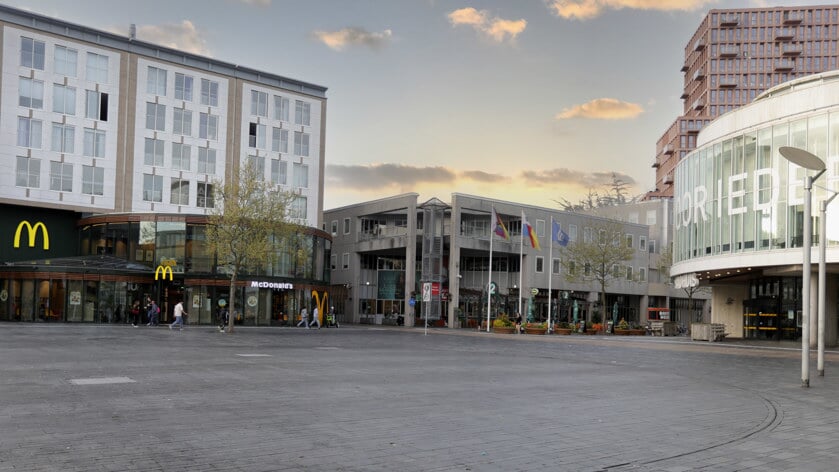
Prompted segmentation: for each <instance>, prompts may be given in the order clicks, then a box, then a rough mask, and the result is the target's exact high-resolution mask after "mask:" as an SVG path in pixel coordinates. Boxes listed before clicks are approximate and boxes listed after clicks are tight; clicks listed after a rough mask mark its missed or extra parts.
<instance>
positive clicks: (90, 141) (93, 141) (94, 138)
mask: <svg viewBox="0 0 839 472" xmlns="http://www.w3.org/2000/svg"><path fill="white" fill-rule="evenodd" d="M84 155H85V156H87V157H99V158H103V157H105V131H103V130H101V129H92V128H85V129H84Z"/></svg>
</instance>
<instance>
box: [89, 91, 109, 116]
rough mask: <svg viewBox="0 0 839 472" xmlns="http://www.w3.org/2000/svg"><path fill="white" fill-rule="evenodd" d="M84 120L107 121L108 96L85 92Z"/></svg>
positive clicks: (100, 93) (101, 93)
mask: <svg viewBox="0 0 839 472" xmlns="http://www.w3.org/2000/svg"><path fill="white" fill-rule="evenodd" d="M84 116H85V118H90V119H93V120H99V121H108V94H107V93H103V92H96V91H93V90H85V112H84Z"/></svg>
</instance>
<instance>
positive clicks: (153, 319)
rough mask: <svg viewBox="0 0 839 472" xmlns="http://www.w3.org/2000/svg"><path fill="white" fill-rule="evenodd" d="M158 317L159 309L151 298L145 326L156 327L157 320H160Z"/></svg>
mask: <svg viewBox="0 0 839 472" xmlns="http://www.w3.org/2000/svg"><path fill="white" fill-rule="evenodd" d="M159 315H160V307H158V306H157V303H155V301H154V300H152V299H151V297H149V311H148V316H149V322H148V324H147V325H146V326H157V325H158V324H159V320H160V317H159Z"/></svg>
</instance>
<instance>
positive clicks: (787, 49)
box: [781, 43, 804, 56]
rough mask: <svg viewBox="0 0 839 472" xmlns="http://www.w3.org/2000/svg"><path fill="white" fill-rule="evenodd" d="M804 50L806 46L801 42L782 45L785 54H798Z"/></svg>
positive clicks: (782, 51)
mask: <svg viewBox="0 0 839 472" xmlns="http://www.w3.org/2000/svg"><path fill="white" fill-rule="evenodd" d="M802 52H804V46H802V45H800V44H794V43H787V44H784V45H783V46H781V53H782V54H783V55H784V56H797V55H799V54H801V53H802Z"/></svg>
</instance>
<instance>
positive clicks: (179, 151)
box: [172, 143, 190, 170]
mask: <svg viewBox="0 0 839 472" xmlns="http://www.w3.org/2000/svg"><path fill="white" fill-rule="evenodd" d="M189 154H190V146H189V144H181V143H172V169H174V170H189V158H190V156H189Z"/></svg>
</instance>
